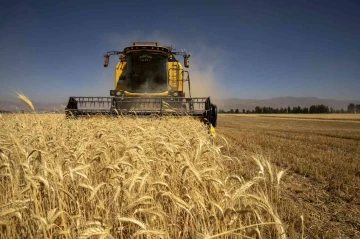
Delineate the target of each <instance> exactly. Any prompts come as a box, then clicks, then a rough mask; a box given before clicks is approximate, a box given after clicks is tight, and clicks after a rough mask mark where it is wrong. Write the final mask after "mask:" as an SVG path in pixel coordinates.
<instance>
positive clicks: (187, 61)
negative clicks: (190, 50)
mask: <svg viewBox="0 0 360 239" xmlns="http://www.w3.org/2000/svg"><path fill="white" fill-rule="evenodd" d="M189 57H190V54H189V55H184V66H185V67H186V68H189V65H190V63H189Z"/></svg>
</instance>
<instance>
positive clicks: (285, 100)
mask: <svg viewBox="0 0 360 239" xmlns="http://www.w3.org/2000/svg"><path fill="white" fill-rule="evenodd" d="M212 101H214V103H215V104H217V106H218V109H223V110H230V109H239V110H242V109H245V110H253V109H255V107H256V106H260V107H264V106H267V107H272V108H274V109H275V108H281V107H283V108H285V107H288V106H290V107H295V106H300V107H310V106H311V105H320V104H323V105H326V106H329V107H333V108H334V109H336V110H337V109H339V110H340V109H347V106H348V104H349V103H354V104H360V101H350V100H333V99H319V98H316V97H277V98H271V99H265V100H256V99H238V98H231V99H218V100H212ZM33 104H34V107H35V110H36V111H43V110H54V109H57V110H62V109H63V108H64V107H63V106H65V105H66V104H67V103H41V102H34V103H33ZM17 109H19V110H28V109H29V108H28V107H27V106H26V105H25V104H24V103H23V102H21V101H20V100H19V101H16V102H11V101H1V100H0V110H9V111H17Z"/></svg>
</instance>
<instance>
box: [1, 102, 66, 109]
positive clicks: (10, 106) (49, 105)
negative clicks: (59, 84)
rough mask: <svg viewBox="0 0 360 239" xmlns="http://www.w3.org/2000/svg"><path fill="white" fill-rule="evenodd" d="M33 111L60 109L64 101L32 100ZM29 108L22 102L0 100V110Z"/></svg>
mask: <svg viewBox="0 0 360 239" xmlns="http://www.w3.org/2000/svg"><path fill="white" fill-rule="evenodd" d="M33 105H34V108H35V111H44V110H54V109H57V110H62V109H63V108H64V107H62V106H61V105H63V106H65V105H66V103H41V102H33ZM29 109H30V108H29V107H28V106H27V105H26V104H25V103H23V102H21V101H20V100H19V101H16V102H13V101H5V100H0V110H6V111H18V110H29Z"/></svg>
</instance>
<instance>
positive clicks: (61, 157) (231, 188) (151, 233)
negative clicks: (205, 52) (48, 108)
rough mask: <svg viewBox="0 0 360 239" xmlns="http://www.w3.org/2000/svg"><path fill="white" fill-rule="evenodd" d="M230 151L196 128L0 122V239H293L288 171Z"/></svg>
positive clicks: (20, 117) (135, 122) (170, 122)
mask: <svg viewBox="0 0 360 239" xmlns="http://www.w3.org/2000/svg"><path fill="white" fill-rule="evenodd" d="M239 119H240V118H239ZM222 120H223V119H222ZM225 122H226V121H223V122H222V123H221V125H222V129H223V131H224V130H225V129H226V123H225ZM236 130H237V131H236V134H237V133H238V132H241V131H239V129H236ZM230 139H231V138H230ZM233 142H234V141H232V142H231V144H232V143H233ZM244 142H245V141H244ZM250 148H251V147H250ZM229 151H233V150H232V149H229V147H228V144H227V143H226V140H224V139H222V138H221V136H219V137H218V138H217V139H216V142H213V141H212V140H211V138H210V135H209V134H208V131H207V129H206V128H205V126H203V125H202V124H201V123H200V122H199V121H195V120H192V119H190V118H181V119H172V118H167V119H132V118H120V117H119V118H105V117H96V118H89V119H77V120H73V119H71V120H66V119H65V117H64V116H63V115H51V114H42V115H40V114H35V113H34V114H6V115H2V116H1V120H0V182H1V187H0V225H1V228H2V229H1V230H0V238H208V239H210V238H286V235H285V231H284V228H283V224H282V221H281V218H279V216H278V213H277V211H278V210H280V211H282V212H283V210H282V209H281V207H282V206H281V204H280V203H279V195H280V190H281V186H282V183H281V178H282V175H283V171H280V170H274V169H273V168H272V166H271V164H269V162H268V161H267V159H266V158H264V157H262V156H261V155H257V154H247V155H245V154H244V153H242V152H241V151H239V150H238V149H237V148H235V151H234V152H235V153H236V154H237V157H233V156H232V155H231V154H230V153H229ZM243 152H245V151H243ZM243 172H246V173H244V174H243ZM282 194H283V193H282ZM286 209H287V210H288V207H286ZM290 210H293V209H292V208H290ZM291 212H292V211H291ZM291 217H292V215H291V216H290V218H291ZM300 225H301V224H300ZM297 228H298V229H299V230H301V226H300V227H297ZM299 233H300V234H301V231H300V232H299Z"/></svg>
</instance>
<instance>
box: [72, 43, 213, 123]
mask: <svg viewBox="0 0 360 239" xmlns="http://www.w3.org/2000/svg"><path fill="white" fill-rule="evenodd" d="M114 55H116V56H118V58H119V61H118V63H117V64H116V66H115V77H114V87H113V89H111V90H110V97H99V96H97V97H79V96H77V97H76V96H73V97H70V98H69V102H68V105H67V107H66V109H65V112H66V115H67V116H71V117H78V116H82V115H97V114H101V115H119V114H121V115H129V114H130V115H137V116H151V115H160V116H163V115H176V116H183V115H190V116H194V117H197V118H200V119H202V120H204V121H205V122H207V123H208V124H210V125H212V126H214V127H215V126H216V120H217V107H216V105H214V104H212V103H211V101H210V97H195V98H194V97H192V96H191V85H190V73H189V71H187V70H184V68H183V65H184V67H185V68H189V66H190V63H189V58H190V54H188V53H187V52H185V51H176V50H175V49H173V48H172V47H169V46H160V45H159V44H158V42H132V44H131V45H130V46H127V47H125V48H124V49H123V50H122V51H108V52H106V53H105V54H104V67H108V65H109V62H110V56H114ZM179 55H180V56H182V57H183V65H182V64H181V63H180V62H179V61H178V60H177V58H176V57H177V56H179ZM185 86H187V92H185ZM186 93H187V94H188V97H187V96H186Z"/></svg>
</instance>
